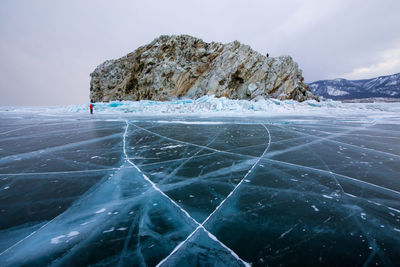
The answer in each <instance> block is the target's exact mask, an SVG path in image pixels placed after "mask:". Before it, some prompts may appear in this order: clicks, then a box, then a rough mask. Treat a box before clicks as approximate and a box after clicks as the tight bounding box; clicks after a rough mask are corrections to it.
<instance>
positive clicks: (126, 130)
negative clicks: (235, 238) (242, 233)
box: [123, 120, 269, 266]
mask: <svg viewBox="0 0 400 267" xmlns="http://www.w3.org/2000/svg"><path fill="white" fill-rule="evenodd" d="M125 123H126V128H125V132H124V135H123V153H124V155H125V160H126V161H127V162H128V163H130V164H131V165H132V166H133V167H134V168H135V169H136V170H137V171H138V172H139V173H141V174H142V176H143V178H144V179H145V180H146V181H147V182H149V183H150V184H151V186H152V187H153V188H154V189H155V190H156V191H158V192H159V193H160V194H161V195H163V196H164V197H165V198H167V199H168V200H169V201H170V202H171V203H172V204H173V205H175V206H176V207H177V208H178V209H179V210H180V211H182V212H183V213H184V214H185V215H186V216H187V217H188V218H189V219H191V220H192V221H193V222H194V223H195V224H197V225H198V227H197V228H196V230H195V231H194V232H192V234H191V235H190V236H192V235H193V234H194V233H195V232H196V231H197V230H198V229H203V230H204V231H205V232H206V233H207V234H208V235H209V236H210V237H211V238H212V239H213V240H214V241H216V242H217V243H219V244H220V245H221V246H222V247H224V248H225V249H226V250H228V251H229V252H230V253H231V255H232V256H234V257H235V258H236V259H237V260H239V261H241V262H242V263H243V264H244V265H245V266H250V265H249V264H248V263H247V262H245V261H244V260H242V259H241V258H240V257H239V256H238V255H237V254H236V253H235V252H234V251H233V250H231V249H230V248H229V247H227V246H226V245H225V244H224V243H222V242H221V241H219V240H218V239H217V237H215V236H214V235H213V234H211V233H210V232H209V231H208V230H207V229H205V228H204V226H203V225H204V223H205V221H204V222H203V223H202V224H200V223H199V222H198V221H196V220H195V219H194V218H193V217H192V216H190V214H189V213H188V212H187V211H186V210H184V209H183V208H182V207H181V206H179V205H178V204H177V203H176V202H175V201H174V200H173V199H172V198H170V197H169V196H168V195H167V194H165V193H164V192H163V191H162V190H161V189H159V188H158V187H157V185H156V184H155V183H153V181H151V180H150V179H149V178H148V177H147V175H145V174H144V173H143V172H142V171H141V170H140V169H139V168H138V167H137V166H136V164H134V163H133V162H132V161H130V159H129V157H128V154H127V153H126V135H127V132H128V127H129V122H128V121H127V120H126V121H125ZM133 125H134V126H136V125H135V124H133ZM136 127H138V128H141V127H139V126H136ZM264 127H265V126H264ZM146 131H147V130H146ZM165 138H167V137H165ZM168 139H169V138H168ZM268 147H269V145H268ZM268 147H267V149H268ZM204 148H207V147H204ZM263 155H264V154H263ZM228 197H229V196H228ZM209 217H210V216H209ZM188 238H190V237H188ZM184 242H185V241H184ZM181 244H182V243H181ZM178 246H179V245H178ZM174 251H175V250H174ZM174 251H173V252H174ZM164 260H166V259H164ZM164 260H163V261H162V262H164ZM162 262H160V263H159V264H158V265H157V266H159V265H160V264H162Z"/></svg>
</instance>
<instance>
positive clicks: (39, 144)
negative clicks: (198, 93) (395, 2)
mask: <svg viewBox="0 0 400 267" xmlns="http://www.w3.org/2000/svg"><path fill="white" fill-rule="evenodd" d="M0 212H1V216H0V265H1V266H45V265H46V266H47V265H50V266H75V265H77V266H80V265H101V266H250V265H253V266H267V265H280V264H282V265H338V266H340V265H366V266H368V265H385V266H391V265H393V266H394V265H396V264H398V263H399V262H400V253H399V251H400V116H391V117H378V118H376V117H371V116H368V114H364V115H360V114H357V115H354V116H351V115H347V116H342V117H331V116H320V115H319V116H311V115H308V116H295V115H292V116H284V115H279V116H270V117H269V116H263V117H262V116H257V117H226V116H225V117H207V116H200V115H199V116H184V115H180V116H179V117H173V116H163V117H160V116H135V115H121V114H120V115H101V116H100V115H97V116H92V117H89V116H87V115H65V116H63V115H59V114H58V115H54V116H43V115H39V114H29V113H21V114H14V113H10V114H8V113H5V112H3V113H0Z"/></svg>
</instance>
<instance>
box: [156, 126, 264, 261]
mask: <svg viewBox="0 0 400 267" xmlns="http://www.w3.org/2000/svg"><path fill="white" fill-rule="evenodd" d="M262 126H263V127H264V128H265V129H266V130H267V132H268V145H267V147H266V149H265V150H264V152H263V153H262V155H261V156H260V157H259V158H258V160H257V161H256V162H255V163H254V165H253V166H252V167H251V168H250V170H249V171H248V172H247V173H246V174H245V176H244V177H243V178H242V180H240V182H239V183H238V184H237V185H236V186H235V188H234V189H233V190H232V191H231V192H230V193H229V195H228V196H227V197H226V198H225V199H224V200H222V201H221V203H220V204H219V205H218V206H217V207H216V208H215V210H214V211H213V212H212V213H211V214H210V215H209V216H208V217H207V218H206V219H205V220H204V221H203V222H202V223H201V224H199V225H198V226H197V228H196V229H195V230H194V231H193V232H192V233H191V234H190V235H189V236H188V237H187V238H186V239H185V240H184V241H182V242H181V243H180V244H179V245H178V246H177V247H175V249H174V250H173V251H172V252H171V253H170V254H169V255H168V256H167V257H166V258H164V259H163V260H162V261H161V262H159V263H158V264H157V266H161V265H162V264H164V263H165V262H166V261H167V260H168V259H169V258H170V257H171V256H172V255H173V254H175V253H176V252H177V251H178V250H179V249H180V248H181V247H182V246H183V245H184V244H185V243H186V242H187V241H188V240H189V239H190V238H191V237H192V236H193V235H194V234H195V233H196V232H197V231H198V230H199V229H202V230H205V231H206V232H207V233H208V234H209V235H210V233H209V232H208V231H207V230H206V229H205V228H204V224H205V223H206V222H207V221H208V220H209V219H210V218H211V217H212V216H213V215H214V214H215V213H216V212H217V211H218V210H219V209H220V208H221V207H222V205H223V204H224V203H225V202H226V200H227V199H228V198H230V197H231V196H232V195H233V193H234V192H235V191H236V190H237V189H238V188H239V186H240V185H241V184H242V183H243V181H244V180H245V179H246V178H247V176H248V175H249V174H250V173H251V172H252V171H253V169H254V168H255V167H256V166H257V164H258V163H259V162H260V160H261V158H262V157H264V155H265V153H266V152H267V150H268V148H269V146H270V145H271V134H270V132H269V130H268V128H267V127H266V126H265V125H264V124H263V125H262ZM222 245H223V244H222ZM224 247H226V246H225V245H224ZM232 252H233V251H232ZM242 262H243V263H244V264H245V265H246V266H250V264H248V263H247V262H244V261H242Z"/></svg>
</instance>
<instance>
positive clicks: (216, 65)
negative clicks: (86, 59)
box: [90, 35, 315, 102]
mask: <svg viewBox="0 0 400 267" xmlns="http://www.w3.org/2000/svg"><path fill="white" fill-rule="evenodd" d="M90 76H91V81H90V100H91V102H108V101H111V100H144V99H147V100H161V101H162V100H168V99H170V98H173V97H183V96H184V97H189V98H198V97H201V96H203V95H215V96H217V97H220V96H224V97H227V98H230V99H254V98H256V97H257V96H262V97H264V98H268V97H272V98H278V99H281V100H283V99H295V100H298V101H304V100H307V99H315V97H314V95H313V94H312V93H311V91H310V89H309V87H308V86H307V84H305V83H304V81H303V80H304V79H303V76H302V71H301V70H300V69H299V67H298V65H297V63H295V62H294V61H293V59H292V58H291V57H290V56H280V57H278V58H273V57H266V56H263V55H261V54H260V53H258V52H256V51H254V50H252V49H251V48H250V47H249V46H247V45H243V44H240V43H239V42H238V41H234V42H231V43H228V44H221V43H215V42H211V43H205V42H203V41H202V40H201V39H198V38H195V37H191V36H188V35H179V36H160V37H159V38H157V39H155V40H154V41H153V42H151V43H150V44H148V45H145V46H142V47H139V48H138V49H136V50H135V51H134V52H132V53H130V54H128V55H126V56H124V57H122V58H119V59H116V60H108V61H106V62H104V63H102V64H101V65H99V66H98V67H97V68H96V69H95V70H94V72H93V73H91V74H90Z"/></svg>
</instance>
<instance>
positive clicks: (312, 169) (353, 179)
mask: <svg viewBox="0 0 400 267" xmlns="http://www.w3.org/2000/svg"><path fill="white" fill-rule="evenodd" d="M262 160H264V161H269V162H273V163H277V164H280V165H288V166H292V167H297V168H302V169H307V170H311V171H316V172H320V173H323V174H328V175H329V174H334V175H336V176H338V177H342V178H345V179H347V180H351V181H354V182H358V183H362V184H367V185H370V186H372V187H376V188H379V189H382V190H384V191H389V192H392V193H395V194H399V195H400V192H399V191H396V190H393V189H390V188H386V187H383V186H380V185H376V184H373V183H369V182H366V181H362V180H358V179H356V178H353V177H350V176H346V175H343V174H339V173H335V172H331V171H326V170H321V169H317V168H313V167H307V166H303V165H298V164H294V163H290V162H285V161H280V160H274V159H269V158H263V159H262Z"/></svg>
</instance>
